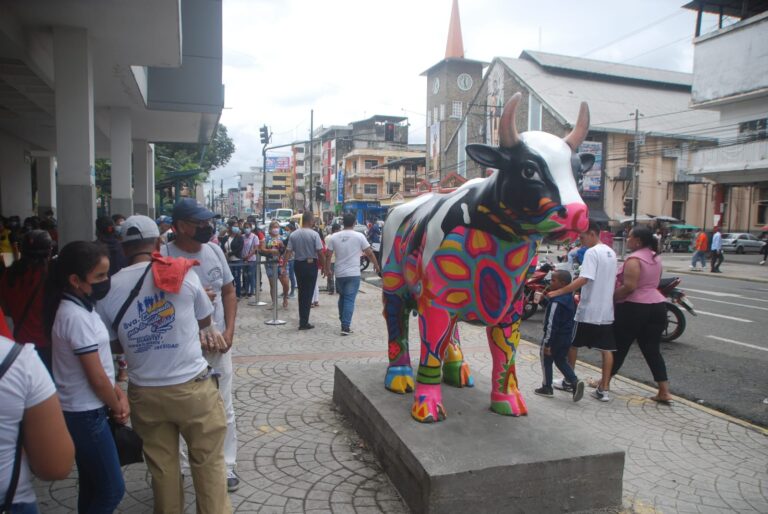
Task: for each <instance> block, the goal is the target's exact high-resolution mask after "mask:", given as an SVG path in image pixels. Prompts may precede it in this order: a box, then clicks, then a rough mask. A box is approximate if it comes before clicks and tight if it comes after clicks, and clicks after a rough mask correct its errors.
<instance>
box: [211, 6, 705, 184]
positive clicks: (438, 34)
mask: <svg viewBox="0 0 768 514" xmlns="http://www.w3.org/2000/svg"><path fill="white" fill-rule="evenodd" d="M451 3H452V0H387V1H381V0H378V1H376V0H324V1H321V0H225V1H224V4H223V5H224V84H225V87H226V107H225V110H224V112H223V114H222V117H221V122H222V123H224V124H225V125H226V126H227V128H228V129H229V133H230V135H231V137H232V138H233V139H234V141H235V144H236V146H237V152H236V153H235V154H234V155H233V157H232V160H231V161H230V163H229V164H228V165H227V166H226V167H225V168H222V169H220V170H216V171H215V172H214V173H213V177H214V178H215V179H216V181H217V182H218V180H219V179H220V178H223V179H224V181H225V182H224V184H225V188H226V187H231V186H234V185H236V176H237V174H238V173H239V172H241V171H247V170H248V168H249V167H250V166H254V165H259V164H260V163H261V144H260V142H259V127H260V126H261V125H263V124H266V125H268V126H269V127H270V128H271V130H272V132H273V134H274V135H273V141H272V142H273V144H283V143H290V142H291V141H295V140H301V139H306V138H308V137H309V127H310V110H311V109H314V122H315V127H316V128H317V127H318V126H320V125H324V126H329V125H342V124H347V123H349V122H350V121H354V120H359V119H364V118H366V117H369V116H372V115H374V114H390V115H403V116H407V117H408V118H409V123H410V125H411V127H410V141H411V142H413V143H423V142H424V137H425V132H426V127H425V123H426V119H425V106H426V78H424V77H421V76H420V73H421V72H422V71H424V70H426V69H427V68H429V67H430V66H432V65H433V64H435V63H436V62H438V61H440V60H441V59H442V58H443V57H444V55H445V43H446V37H447V33H448V21H449V19H450V13H451ZM684 3H686V2H685V1H684V0H642V1H640V2H638V1H633V2H630V1H629V0H579V1H570V0H536V1H530V0H459V8H460V14H461V25H462V32H463V37H464V50H465V56H466V57H467V58H470V59H477V60H484V61H491V60H492V59H493V58H494V57H497V56H501V57H517V56H519V54H520V52H521V51H522V50H525V49H530V50H542V51H545V52H553V53H559V54H564V55H571V56H577V57H588V58H593V59H602V60H606V61H612V62H621V63H625V64H634V65H638V66H651V67H658V68H665V69H670V70H676V71H685V72H690V71H691V70H692V59H693V48H692V45H691V39H692V35H693V31H694V24H695V18H696V16H695V13H694V12H693V11H688V10H685V9H682V8H681V5H683V4H684ZM713 23H716V20H714V19H712V18H708V19H705V26H709V25H711V24H713ZM217 186H218V184H217Z"/></svg>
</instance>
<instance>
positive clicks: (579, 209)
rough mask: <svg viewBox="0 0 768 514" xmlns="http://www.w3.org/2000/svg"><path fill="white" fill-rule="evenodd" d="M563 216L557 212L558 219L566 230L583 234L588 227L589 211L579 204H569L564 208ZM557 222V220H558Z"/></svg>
mask: <svg viewBox="0 0 768 514" xmlns="http://www.w3.org/2000/svg"><path fill="white" fill-rule="evenodd" d="M565 210H566V212H565V216H563V213H562V212H558V217H559V218H561V219H562V223H563V226H564V228H565V229H566V230H572V231H575V232H584V231H585V230H587V227H589V209H588V208H587V206H586V205H585V204H583V203H581V202H574V203H569V204H568V205H566V206H565ZM558 221H559V220H558Z"/></svg>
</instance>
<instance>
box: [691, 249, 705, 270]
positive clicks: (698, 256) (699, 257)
mask: <svg viewBox="0 0 768 514" xmlns="http://www.w3.org/2000/svg"><path fill="white" fill-rule="evenodd" d="M697 262H700V263H701V269H704V268H705V267H706V266H707V252H704V251H702V250H696V251H695V252H693V257H691V267H692V268H695V267H696V263H697Z"/></svg>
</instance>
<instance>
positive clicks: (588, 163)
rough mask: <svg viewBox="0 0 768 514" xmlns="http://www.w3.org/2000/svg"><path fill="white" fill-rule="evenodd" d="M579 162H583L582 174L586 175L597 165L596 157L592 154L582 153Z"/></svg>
mask: <svg viewBox="0 0 768 514" xmlns="http://www.w3.org/2000/svg"><path fill="white" fill-rule="evenodd" d="M579 160H580V161H581V172H582V173H586V172H588V171H589V170H591V169H592V166H594V164H595V156H594V154H591V153H580V154H579Z"/></svg>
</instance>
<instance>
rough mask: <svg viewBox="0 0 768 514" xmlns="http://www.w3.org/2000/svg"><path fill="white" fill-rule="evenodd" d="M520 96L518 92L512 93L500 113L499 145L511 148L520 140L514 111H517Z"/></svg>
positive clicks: (521, 96)
mask: <svg viewBox="0 0 768 514" xmlns="http://www.w3.org/2000/svg"><path fill="white" fill-rule="evenodd" d="M521 98H523V95H522V94H520V93H515V94H514V95H512V98H510V99H509V101H508V102H507V104H506V105H505V106H504V112H503V113H502V115H501V121H500V122H499V145H500V146H503V147H505V148H512V147H513V146H515V145H517V143H519V142H520V136H519V135H518V134H517V127H516V126H515V111H517V104H519V103H520V99H521Z"/></svg>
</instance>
